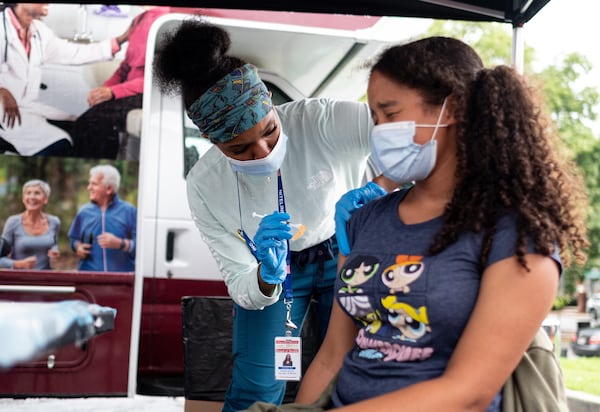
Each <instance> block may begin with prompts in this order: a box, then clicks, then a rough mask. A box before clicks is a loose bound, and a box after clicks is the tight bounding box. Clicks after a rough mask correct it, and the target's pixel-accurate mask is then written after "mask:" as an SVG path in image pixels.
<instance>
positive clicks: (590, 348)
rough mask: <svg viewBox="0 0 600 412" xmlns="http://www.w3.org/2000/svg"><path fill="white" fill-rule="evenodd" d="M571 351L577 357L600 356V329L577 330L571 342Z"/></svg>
mask: <svg viewBox="0 0 600 412" xmlns="http://www.w3.org/2000/svg"><path fill="white" fill-rule="evenodd" d="M571 349H572V350H573V353H574V354H575V355H577V356H600V327H587V328H580V329H579V330H577V332H575V334H573V338H572V340H571Z"/></svg>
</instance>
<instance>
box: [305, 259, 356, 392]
mask: <svg viewBox="0 0 600 412" xmlns="http://www.w3.org/2000/svg"><path fill="white" fill-rule="evenodd" d="M345 260H346V258H345V257H344V256H342V255H339V258H338V270H339V268H340V267H341V266H342V265H343V263H344V261H345ZM356 333H357V328H356V325H354V322H353V321H352V319H351V318H350V317H349V316H348V315H346V313H345V312H344V311H343V310H342V309H341V308H340V306H339V305H338V303H337V301H336V300H335V299H334V301H333V306H332V308H331V317H330V319H329V326H328V327H327V334H326V335H325V340H324V341H323V344H322V345H321V347H320V348H319V352H317V355H316V356H315V358H314V359H313V361H312V363H311V364H310V367H309V368H308V370H307V371H306V374H305V375H304V378H303V379H302V384H301V385H300V388H299V389H298V394H297V395H296V402H298V403H312V402H314V401H316V400H317V399H319V396H320V395H321V393H322V392H323V391H324V390H325V388H326V387H327V385H328V384H329V382H331V379H333V377H334V376H335V375H336V374H337V373H338V371H339V369H340V367H341V366H342V361H343V360H344V356H345V355H346V353H348V351H350V349H352V346H353V345H354V338H355V337H356Z"/></svg>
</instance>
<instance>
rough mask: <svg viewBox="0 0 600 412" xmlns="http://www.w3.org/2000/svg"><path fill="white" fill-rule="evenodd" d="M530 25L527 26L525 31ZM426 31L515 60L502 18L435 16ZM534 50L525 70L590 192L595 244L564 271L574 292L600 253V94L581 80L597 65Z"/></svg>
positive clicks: (494, 58) (491, 58)
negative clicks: (581, 262)
mask: <svg viewBox="0 0 600 412" xmlns="http://www.w3.org/2000/svg"><path fill="white" fill-rule="evenodd" d="M526 31H527V27H525V32H526ZM425 35H426V36H434V35H437V36H449V37H455V38H458V39H461V40H463V41H465V42H466V43H468V44H469V45H471V46H472V47H473V48H474V49H475V50H477V52H478V53H479V55H480V56H481V57H482V59H483V61H484V63H485V65H486V66H494V65H497V64H508V65H510V64H511V43H512V34H511V28H510V27H509V26H507V25H506V24H501V23H471V22H457V21H446V20H436V21H434V23H433V24H432V25H431V26H430V27H429V29H428V31H427V33H426V34H425ZM534 59H535V51H534V50H533V49H532V48H531V47H526V48H525V56H524V72H525V75H526V76H528V77H529V78H530V79H531V80H532V81H533V82H534V84H536V85H537V87H539V88H540V90H541V92H542V94H543V96H544V98H545V102H546V105H547V109H548V111H549V112H550V113H551V116H552V119H553V120H554V122H555V124H556V127H557V128H558V131H559V133H560V137H561V139H563V141H564V142H565V143H566V145H567V146H568V148H569V149H570V151H571V152H572V156H573V157H574V159H575V161H576V163H577V165H578V167H579V168H580V170H581V172H582V174H583V176H584V179H585V183H586V186H587V189H588V194H589V199H590V202H589V205H582V207H586V208H588V215H589V217H588V230H589V238H590V242H591V247H590V250H589V259H588V262H587V264H586V266H585V267H584V268H578V267H573V268H571V269H569V270H568V271H567V272H566V273H565V274H564V276H563V293H564V294H565V295H569V296H572V295H573V293H574V290H575V286H574V285H575V279H576V278H581V276H582V275H583V273H584V272H585V271H587V270H588V269H590V268H592V267H597V266H598V264H599V260H598V258H599V257H600V256H599V255H600V250H599V249H600V248H599V246H600V162H599V161H600V139H599V136H594V133H593V131H592V129H591V128H590V127H589V126H588V124H589V123H590V122H591V121H594V120H596V117H597V113H595V112H594V108H595V107H598V104H599V102H600V97H599V93H598V89H597V88H594V87H589V86H587V87H586V86H581V85H580V84H579V83H580V79H581V78H582V77H583V76H585V75H587V74H588V73H589V72H590V70H591V69H592V66H591V63H590V62H589V60H588V59H587V58H586V57H585V56H582V55H581V54H579V53H571V54H569V55H567V56H566V57H565V58H564V59H563V60H562V62H560V63H558V64H556V65H551V66H548V67H545V68H544V69H542V70H540V71H537V72H536V71H535V70H534V69H533V62H534V61H535V60H534Z"/></svg>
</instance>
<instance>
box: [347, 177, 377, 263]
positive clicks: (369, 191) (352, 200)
mask: <svg viewBox="0 0 600 412" xmlns="http://www.w3.org/2000/svg"><path fill="white" fill-rule="evenodd" d="M386 193H387V192H386V191H385V189H384V188H382V187H381V186H379V185H378V184H377V183H374V182H369V183H367V184H366V185H364V186H363V187H359V188H358V189H353V190H350V191H349V192H348V193H346V194H345V195H343V196H342V197H341V198H340V200H338V202H337V203H336V204H335V238H336V239H337V243H338V247H339V249H340V253H341V254H342V255H344V256H348V255H349V254H350V244H349V243H348V234H347V233H346V224H347V223H348V220H350V216H352V213H354V212H355V211H356V210H358V209H360V208H361V207H363V206H364V205H365V204H367V203H368V202H369V201H371V200H373V199H377V198H378V197H381V196H383V195H385V194H386Z"/></svg>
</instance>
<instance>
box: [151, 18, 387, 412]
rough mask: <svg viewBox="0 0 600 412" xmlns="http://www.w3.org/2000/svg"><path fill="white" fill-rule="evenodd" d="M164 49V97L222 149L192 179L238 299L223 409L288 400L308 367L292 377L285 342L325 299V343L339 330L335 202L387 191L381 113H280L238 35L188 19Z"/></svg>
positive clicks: (202, 220) (334, 107)
mask: <svg viewBox="0 0 600 412" xmlns="http://www.w3.org/2000/svg"><path fill="white" fill-rule="evenodd" d="M163 44H164V47H163V48H162V49H161V51H160V53H159V55H158V56H157V59H156V61H155V67H154V71H155V76H156V78H157V79H158V82H159V85H160V86H161V89H162V91H163V92H177V93H181V94H182V95H183V99H184V104H185V107H186V108H187V115H188V116H189V117H190V119H191V120H192V121H193V122H194V123H195V124H196V126H198V128H199V129H200V132H201V133H202V135H203V136H204V137H205V138H207V139H208V140H210V141H211V142H212V143H213V144H214V146H213V147H212V148H211V149H210V150H209V151H208V152H207V153H206V154H205V155H204V156H203V157H202V158H201V159H200V160H199V161H198V162H197V163H196V165H195V166H194V168H193V169H192V170H191V171H190V173H189V174H188V176H187V182H188V202H189V206H190V209H191V211H192V215H193V218H194V220H195V222H196V225H197V227H198V229H199V230H200V232H201V234H202V236H203V238H204V240H205V241H206V243H207V244H208V246H209V248H210V249H211V251H212V253H213V256H214V257H215V259H216V260H217V262H218V264H219V266H220V268H221V272H222V275H223V277H224V279H225V283H226V285H227V288H228V291H229V294H230V295H231V297H232V299H233V301H234V303H235V305H234V316H233V328H234V331H233V339H234V341H233V355H234V357H233V362H234V363H233V376H232V381H231V383H230V385H229V389H228V392H227V395H226V399H225V405H224V409H223V410H224V411H234V410H240V409H244V408H246V407H248V406H249V405H250V404H251V403H253V402H254V401H256V400H257V399H260V400H264V401H269V402H272V403H280V402H281V401H282V399H283V396H284V393H285V381H286V380H297V379H299V378H300V376H299V372H300V371H299V369H298V371H297V373H298V375H296V376H282V375H281V374H280V372H281V371H279V370H278V368H277V367H276V366H275V365H276V362H275V355H276V353H275V352H276V351H277V350H278V348H277V347H276V346H277V343H276V342H275V338H276V337H293V338H294V342H296V339H297V337H298V335H299V331H300V329H301V326H302V322H303V319H304V317H305V314H306V312H307V308H308V305H309V303H310V302H311V300H313V299H315V300H316V301H317V302H318V311H317V312H318V323H319V328H320V330H319V332H320V335H321V338H322V337H323V336H324V335H325V331H326V329H327V324H328V321H329V313H330V311H331V305H332V298H333V295H332V293H333V289H332V287H333V282H334V279H335V277H336V261H337V254H338V246H337V242H336V240H335V237H334V232H335V227H334V226H335V225H334V220H333V216H334V211H335V203H336V201H337V200H338V199H339V198H340V197H341V196H342V195H343V194H344V193H346V192H348V191H349V190H351V189H357V188H359V189H358V190H357V191H356V192H355V193H356V196H357V203H360V200H365V201H366V200H368V199H371V198H374V197H377V196H380V195H382V194H383V193H385V190H384V189H383V188H381V187H380V186H378V185H377V184H375V183H373V182H369V183H368V184H367V185H366V186H364V187H362V188H361V187H360V185H361V184H362V179H363V176H364V173H365V169H366V164H367V158H368V156H369V143H370V139H369V136H370V131H371V129H372V121H371V118H370V114H369V109H368V107H367V105H366V104H364V103H358V102H341V101H333V100H330V99H304V100H299V101H293V102H290V103H286V104H283V105H280V106H274V105H273V103H272V101H271V93H270V91H269V90H268V89H267V87H266V86H265V84H264V83H263V82H262V81H261V79H260V78H259V76H258V71H257V69H256V67H254V66H253V65H251V64H248V63H247V62H245V61H242V60H241V59H239V58H236V57H233V56H229V55H227V54H226V52H227V50H228V49H229V45H230V39H229V35H228V33H227V32H226V31H225V30H223V29H221V28H219V27H216V26H213V25H210V24H207V23H203V22H201V21H199V20H188V21H184V22H183V23H182V24H181V25H180V26H179V27H178V28H176V29H175V30H174V31H173V32H171V33H169V34H168V35H167V36H166V39H164V42H163ZM387 183H388V182H383V183H382V185H387ZM389 188H391V187H389ZM292 303H293V304H292ZM297 349H299V348H296V349H292V350H297ZM298 352H300V351H297V352H296V353H298ZM280 363H281V362H278V363H277V365H279V364H280ZM287 372H289V370H288V371H287ZM287 372H286V373H287Z"/></svg>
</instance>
